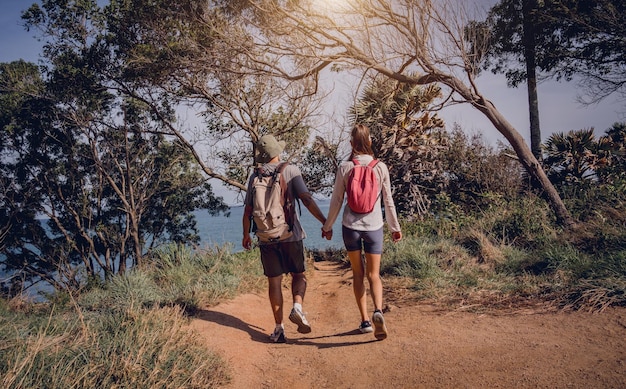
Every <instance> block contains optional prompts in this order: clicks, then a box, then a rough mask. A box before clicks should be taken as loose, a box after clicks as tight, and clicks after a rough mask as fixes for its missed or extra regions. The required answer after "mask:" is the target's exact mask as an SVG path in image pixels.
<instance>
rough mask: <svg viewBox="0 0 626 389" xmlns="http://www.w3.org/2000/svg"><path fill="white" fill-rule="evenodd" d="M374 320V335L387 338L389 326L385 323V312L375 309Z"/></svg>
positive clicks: (378, 337)
mask: <svg viewBox="0 0 626 389" xmlns="http://www.w3.org/2000/svg"><path fill="white" fill-rule="evenodd" d="M372 321H373V322H374V337H376V339H378V340H383V339H386V338H387V326H386V325H385V318H384V317H383V313H382V312H381V311H379V310H376V311H374V315H372Z"/></svg>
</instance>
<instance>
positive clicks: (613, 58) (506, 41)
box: [482, 0, 626, 150]
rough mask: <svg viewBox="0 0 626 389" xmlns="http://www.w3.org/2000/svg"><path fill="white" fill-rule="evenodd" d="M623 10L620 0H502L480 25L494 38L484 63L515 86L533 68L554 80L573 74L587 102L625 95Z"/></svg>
mask: <svg viewBox="0 0 626 389" xmlns="http://www.w3.org/2000/svg"><path fill="white" fill-rule="evenodd" d="M624 11H626V5H625V4H624V2H623V1H621V0H543V1H537V0H503V1H501V2H500V3H498V4H497V5H496V6H494V7H493V8H492V9H491V11H490V12H489V16H488V18H487V20H486V23H485V25H483V26H482V27H483V28H485V29H486V30H489V31H490V32H489V34H490V37H491V42H492V44H491V46H490V48H489V55H488V58H487V62H486V64H485V65H486V68H491V69H492V71H494V72H504V73H505V74H506V75H507V79H508V80H509V83H510V84H511V85H513V86H515V85H517V84H518V83H519V82H520V81H522V80H525V79H528V80H529V81H530V79H532V78H533V75H532V72H533V71H534V69H535V68H536V69H537V70H538V71H539V72H540V73H542V74H543V76H544V77H554V78H556V79H557V80H560V79H566V80H572V79H573V78H574V77H577V78H578V80H579V83H580V85H581V87H582V88H580V91H581V96H580V97H581V100H582V101H583V102H584V103H586V104H593V103H598V102H600V101H601V100H602V99H604V98H605V97H607V96H609V95H611V94H613V93H618V94H619V95H621V96H623V97H626V89H625V88H624V87H625V86H626V77H624V74H626V57H625V56H624V52H626V43H624V39H623V37H624V35H626V27H625V26H626V19H625V18H626V16H624V15H625V12H624ZM529 21H530V22H531V23H528V22H529ZM533 32H534V34H533ZM533 42H534V43H533ZM531 62H534V66H533V64H532V63H531ZM520 65H521V66H520ZM529 86H530V84H529ZM529 98H530V96H529ZM531 124H532V117H531ZM531 128H532V126H531ZM531 139H532V136H531ZM533 150H535V149H534V148H533Z"/></svg>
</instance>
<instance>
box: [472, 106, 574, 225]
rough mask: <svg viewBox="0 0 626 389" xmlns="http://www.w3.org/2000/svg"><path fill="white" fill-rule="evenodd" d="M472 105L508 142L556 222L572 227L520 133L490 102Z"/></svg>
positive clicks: (563, 204)
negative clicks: (537, 186) (541, 192)
mask: <svg viewBox="0 0 626 389" xmlns="http://www.w3.org/2000/svg"><path fill="white" fill-rule="evenodd" d="M472 105H473V106H474V107H475V108H476V109H478V110H479V111H481V112H482V113H483V114H484V115H485V116H486V117H487V118H488V119H489V121H491V123H493V125H494V126H495V127H496V129H497V130H498V131H499V132H500V133H501V134H502V135H503V136H504V137H505V138H506V139H507V140H508V141H509V143H510V144H511V146H512V147H513V150H515V154H516V155H517V157H518V158H519V160H520V162H521V163H522V165H523V166H524V168H525V169H526V171H527V172H528V174H529V175H530V177H531V178H532V179H533V180H534V181H535V182H537V183H538V185H539V186H540V189H541V190H542V191H543V196H544V198H545V199H546V201H548V203H549V204H550V207H551V208H552V210H553V211H554V213H555V215H556V218H557V221H558V222H559V223H560V224H561V225H564V226H565V227H567V228H570V227H573V226H574V225H575V224H576V222H575V221H574V219H573V218H572V216H571V215H570V213H569V211H568V210H567V208H566V207H565V203H563V200H562V199H561V197H560V196H559V193H558V192H557V190H556V188H554V185H552V182H550V180H549V179H548V176H547V175H546V173H545V172H544V171H543V169H542V168H541V165H540V164H539V161H538V160H537V158H535V156H534V155H533V153H532V152H531V151H530V149H529V148H528V145H527V144H526V142H525V141H524V138H523V137H522V136H521V135H520V133H519V132H518V131H517V130H516V129H515V127H513V125H511V123H509V122H508V121H507V120H506V119H505V118H504V116H502V114H501V113H500V112H499V111H498V110H497V109H496V107H495V106H494V105H493V104H492V103H491V102H490V101H487V100H484V99H482V98H481V99H480V100H478V101H474V102H472Z"/></svg>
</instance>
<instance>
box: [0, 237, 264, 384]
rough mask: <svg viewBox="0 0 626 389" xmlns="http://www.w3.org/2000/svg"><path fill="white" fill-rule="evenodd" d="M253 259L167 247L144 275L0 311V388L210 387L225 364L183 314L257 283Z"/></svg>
mask: <svg viewBox="0 0 626 389" xmlns="http://www.w3.org/2000/svg"><path fill="white" fill-rule="evenodd" d="M263 280H264V277H263V276H262V274H261V266H260V264H259V262H258V258H257V257H256V255H255V253H253V252H252V253H237V254H231V253H230V251H229V250H228V248H223V249H215V250H191V249H189V248H187V247H183V246H177V245H172V246H167V247H164V248H162V249H161V250H160V251H158V252H156V253H155V254H154V255H153V256H152V257H151V258H149V259H148V260H147V261H146V264H145V265H143V266H142V267H141V268H136V269H132V270H131V271H129V272H127V273H126V274H123V275H117V276H115V277H113V278H112V279H111V280H110V282H108V283H107V284H105V285H102V286H101V287H98V286H96V287H93V288H92V289H91V290H88V291H85V292H83V293H81V294H80V295H79V296H72V295H63V294H60V295H58V296H56V298H55V299H54V300H53V303H51V304H48V305H46V304H42V305H39V306H34V305H25V306H27V307H29V308H28V309H29V310H28V311H20V310H15V309H12V308H11V307H10V306H9V305H8V304H7V303H6V302H5V301H3V303H2V304H0V342H1V343H0V344H1V346H0V371H1V372H2V375H1V376H0V385H1V387H2V388H63V389H65V388H86V387H106V388H116V387H117V388H215V387H222V386H223V385H225V384H226V383H227V382H228V381H229V374H228V367H227V365H226V363H225V362H224V361H223V360H222V359H221V358H220V357H219V356H218V355H217V354H215V353H213V352H211V350H210V348H208V347H207V343H208V342H207V340H206V339H204V340H203V339H198V337H197V335H196V334H194V333H193V332H191V331H190V330H188V329H187V328H188V327H187V326H186V325H187V322H188V318H187V315H188V314H190V313H193V312H194V311H195V310H197V309H199V308H201V307H203V306H208V305H213V304H216V303H218V302H219V301H223V300H224V299H228V298H231V297H232V296H235V295H236V294H237V293H241V292H243V291H250V290H258V288H260V286H261V285H262V284H263V285H264V283H262V281H263Z"/></svg>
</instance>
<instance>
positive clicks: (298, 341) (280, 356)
mask: <svg viewBox="0 0 626 389" xmlns="http://www.w3.org/2000/svg"><path fill="white" fill-rule="evenodd" d="M307 277H308V289H307V294H306V296H305V301H304V311H305V313H306V315H307V318H308V320H309V322H310V323H311V326H312V328H313V331H312V332H311V333H309V334H305V335H303V334H299V333H297V332H296V330H295V328H296V326H295V325H294V324H292V323H291V322H289V320H288V319H287V316H288V314H289V309H290V307H291V304H290V303H289V304H286V307H285V310H286V312H285V333H286V336H287V343H286V344H272V343H268V340H267V339H268V334H269V333H270V332H271V331H272V330H273V327H274V323H273V318H272V314H271V311H270V306H269V301H268V299H267V296H266V293H261V294H246V295H241V296H238V297H236V298H235V299H233V300H231V301H228V302H226V303H223V304H220V305H218V306H216V307H211V308H208V309H206V310H203V311H201V312H200V313H199V314H198V315H197V316H196V317H195V318H194V319H193V321H192V323H191V326H192V327H193V329H194V330H196V331H197V332H198V333H199V334H200V336H201V337H202V338H203V339H206V344H207V347H209V348H211V349H212V350H215V351H217V352H219V353H221V354H222V355H223V357H224V358H225V359H226V360H227V361H228V363H229V365H230V367H231V375H232V378H233V379H232V382H231V383H230V384H229V385H228V387H227V388H236V389H239V388H242V389H243V388H246V389H249V388H251V389H254V388H298V389H300V388H355V389H356V388H626V309H623V308H615V309H607V310H605V311H604V312H602V313H587V312H569V313H567V312H559V313H553V312H551V313H537V312H532V313H530V312H528V313H520V312H517V313H502V314H476V313H469V312H460V311H446V312H442V311H441V310H435V309H433V308H432V307H430V306H427V305H399V306H394V305H393V302H388V303H389V304H390V305H391V310H390V311H389V312H387V313H386V314H385V319H386V322H387V326H388V329H389V337H388V338H387V339H386V340H384V341H377V340H376V339H375V338H374V336H373V334H361V333H360V332H358V331H357V330H356V328H357V326H358V324H359V321H360V317H359V314H358V310H357V307H356V303H355V301H354V296H353V294H352V286H351V272H350V271H348V270H346V269H341V268H340V267H339V265H338V264H336V263H332V262H317V263H315V269H311V270H309V271H308V273H307ZM383 283H384V280H383ZM283 293H284V296H285V300H286V301H289V302H290V301H291V298H290V292H289V289H288V288H286V287H285V289H284V290H283ZM368 298H369V297H368ZM368 304H370V307H371V299H370V300H369V301H368Z"/></svg>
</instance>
